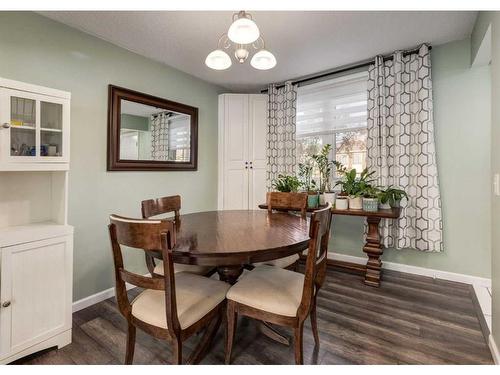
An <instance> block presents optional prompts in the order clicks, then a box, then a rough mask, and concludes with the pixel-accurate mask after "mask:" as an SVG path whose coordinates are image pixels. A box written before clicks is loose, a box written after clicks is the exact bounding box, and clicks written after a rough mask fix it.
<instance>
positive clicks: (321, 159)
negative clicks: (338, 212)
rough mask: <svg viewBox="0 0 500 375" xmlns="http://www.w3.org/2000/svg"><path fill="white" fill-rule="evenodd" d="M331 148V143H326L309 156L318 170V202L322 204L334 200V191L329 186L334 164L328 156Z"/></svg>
mask: <svg viewBox="0 0 500 375" xmlns="http://www.w3.org/2000/svg"><path fill="white" fill-rule="evenodd" d="M331 150H332V145H331V144H326V145H324V146H323V147H322V148H321V151H320V152H319V153H318V154H316V155H312V156H311V158H312V159H313V160H314V161H315V162H316V165H317V167H318V170H319V203H320V204H322V205H323V204H327V203H332V204H333V203H334V202H335V192H334V191H332V190H331V188H330V178H331V174H332V166H333V165H335V162H332V161H331V160H330V159H329V158H328V157H329V154H330V151H331Z"/></svg>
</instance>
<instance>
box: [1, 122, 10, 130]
mask: <svg viewBox="0 0 500 375" xmlns="http://www.w3.org/2000/svg"><path fill="white" fill-rule="evenodd" d="M2 128H4V129H8V128H10V124H9V123H8V122H4V123H3V124H2Z"/></svg>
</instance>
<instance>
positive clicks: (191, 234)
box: [154, 210, 309, 345]
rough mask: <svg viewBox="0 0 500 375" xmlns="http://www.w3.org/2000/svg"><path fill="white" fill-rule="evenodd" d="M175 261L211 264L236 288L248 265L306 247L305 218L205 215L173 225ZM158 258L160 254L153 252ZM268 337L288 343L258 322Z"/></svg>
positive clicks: (188, 216) (247, 212)
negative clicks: (174, 231)
mask: <svg viewBox="0 0 500 375" xmlns="http://www.w3.org/2000/svg"><path fill="white" fill-rule="evenodd" d="M175 229H176V243H175V246H174V248H173V250H172V255H173V260H174V263H182V264H192V265H200V266H213V267H215V268H216V269H217V273H218V274H219V278H220V280H222V281H225V282H227V283H229V284H232V285H233V284H235V283H236V282H237V280H238V278H239V277H240V276H241V274H242V273H243V270H244V269H245V268H251V267H252V264H255V263H260V262H266V261H270V260H274V259H278V258H284V257H287V256H290V255H293V254H297V253H301V252H302V251H304V250H306V249H307V247H308V245H309V219H308V218H302V217H300V216H297V215H294V214H291V213H287V212H273V213H269V212H268V211H267V210H224V211H206V212H196V213H190V214H185V215H181V216H180V218H179V219H178V220H176V221H175ZM154 256H155V257H157V258H160V259H161V252H160V251H158V252H156V253H154ZM259 327H260V330H261V332H262V333H263V334H265V335H266V336H267V337H269V338H271V339H273V340H275V341H278V342H280V343H282V344H285V345H288V344H289V341H290V340H289V338H288V337H285V336H283V335H282V334H281V333H279V332H278V331H276V330H275V329H274V328H273V326H271V325H270V324H268V323H266V322H262V324H261V325H260V326H259Z"/></svg>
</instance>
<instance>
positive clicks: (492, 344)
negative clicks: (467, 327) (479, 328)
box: [488, 334, 500, 365]
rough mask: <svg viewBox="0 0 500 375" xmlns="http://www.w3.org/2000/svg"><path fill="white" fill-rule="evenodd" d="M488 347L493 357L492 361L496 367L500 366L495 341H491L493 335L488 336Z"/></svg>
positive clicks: (499, 352)
mask: <svg viewBox="0 0 500 375" xmlns="http://www.w3.org/2000/svg"><path fill="white" fill-rule="evenodd" d="M488 346H489V347H490V351H491V356H492V357H493V361H495V364H496V365H500V351H499V350H498V346H497V344H496V343H495V339H493V335H491V334H490V338H489V340H488Z"/></svg>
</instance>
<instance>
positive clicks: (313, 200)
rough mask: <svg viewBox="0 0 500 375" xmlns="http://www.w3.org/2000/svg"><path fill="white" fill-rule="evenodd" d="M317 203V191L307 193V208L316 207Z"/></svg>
mask: <svg viewBox="0 0 500 375" xmlns="http://www.w3.org/2000/svg"><path fill="white" fill-rule="evenodd" d="M318 205H319V195H318V194H317V193H314V194H308V195H307V208H317V207H318Z"/></svg>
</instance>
